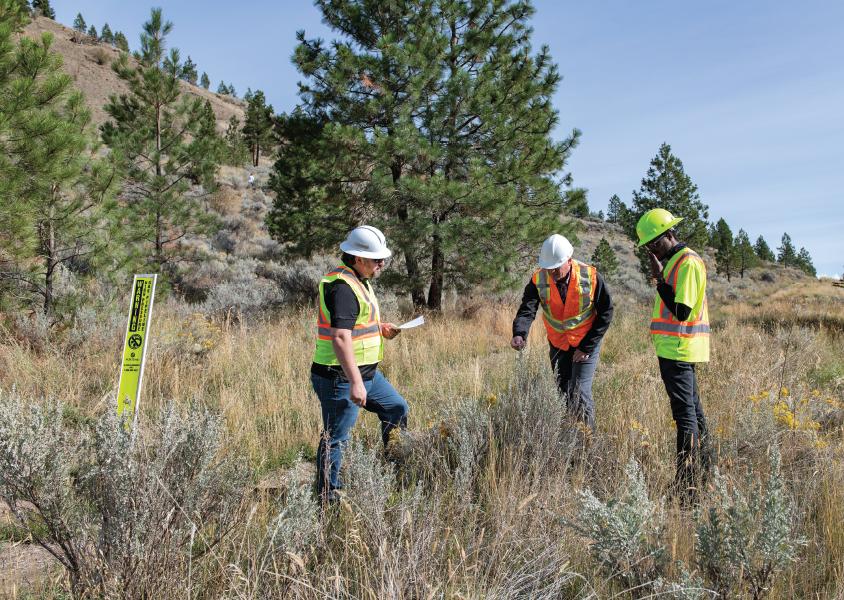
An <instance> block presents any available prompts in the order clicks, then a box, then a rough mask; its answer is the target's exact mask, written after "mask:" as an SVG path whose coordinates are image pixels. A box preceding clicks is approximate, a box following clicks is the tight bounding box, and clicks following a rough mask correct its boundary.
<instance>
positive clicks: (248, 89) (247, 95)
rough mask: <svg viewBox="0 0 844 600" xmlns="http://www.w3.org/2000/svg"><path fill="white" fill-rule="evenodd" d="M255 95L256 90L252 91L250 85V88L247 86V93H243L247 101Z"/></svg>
mask: <svg viewBox="0 0 844 600" xmlns="http://www.w3.org/2000/svg"><path fill="white" fill-rule="evenodd" d="M254 95H255V92H253V91H252V88H251V87H248V88H246V93H245V94H243V99H244V100H246V102H251V101H252V96H254Z"/></svg>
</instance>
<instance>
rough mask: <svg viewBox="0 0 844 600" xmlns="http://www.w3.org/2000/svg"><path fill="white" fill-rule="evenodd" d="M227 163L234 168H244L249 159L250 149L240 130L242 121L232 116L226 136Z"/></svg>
mask: <svg viewBox="0 0 844 600" xmlns="http://www.w3.org/2000/svg"><path fill="white" fill-rule="evenodd" d="M225 144H226V151H225V159H224V160H225V162H226V164H229V165H233V166H242V165H243V163H245V162H246V161H247V159H248V157H249V148H248V147H247V146H246V141H245V140H244V139H243V134H242V132H241V129H240V120H239V119H238V118H237V117H236V116H234V115H232V116H231V117H230V118H229V125H228V128H227V129H226V135H225Z"/></svg>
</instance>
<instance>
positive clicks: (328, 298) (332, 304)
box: [311, 279, 378, 381]
mask: <svg viewBox="0 0 844 600" xmlns="http://www.w3.org/2000/svg"><path fill="white" fill-rule="evenodd" d="M361 281H362V282H363V284H364V285H366V280H365V279H362V280H361ZM323 289H324V292H325V307H326V308H327V309H328V313H329V314H330V315H331V326H332V327H333V328H335V329H348V330H352V329H354V327H355V323H356V322H357V320H358V314H359V313H360V303H359V302H358V297H357V296H355V292H354V291H353V290H352V288H351V287H350V286H349V284H348V283H346V282H345V281H343V280H342V279H335V280H334V281H332V282H331V283H327V284H326V285H325V286H324V288H323ZM377 368H378V363H375V364H371V365H358V370H359V371H360V376H361V377H362V378H363V380H364V381H368V380H370V379H372V378H373V377H375V371H376V369H377ZM311 373H314V374H316V375H319V376H321V377H327V378H328V379H338V380H340V381H348V379H347V378H346V374H345V373H344V372H343V367H341V366H339V365H336V366H329V365H320V364H317V363H313V364H312V365H311Z"/></svg>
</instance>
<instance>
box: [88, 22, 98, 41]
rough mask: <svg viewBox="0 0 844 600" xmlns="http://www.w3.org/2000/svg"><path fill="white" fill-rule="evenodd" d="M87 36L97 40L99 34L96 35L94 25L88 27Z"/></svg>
mask: <svg viewBox="0 0 844 600" xmlns="http://www.w3.org/2000/svg"><path fill="white" fill-rule="evenodd" d="M88 37H89V38H93V39H95V40H98V39H99V36H98V35H97V28H96V27H94V26H93V25H91V26H90V27H89V28H88Z"/></svg>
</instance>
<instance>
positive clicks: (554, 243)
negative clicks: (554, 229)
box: [539, 233, 574, 269]
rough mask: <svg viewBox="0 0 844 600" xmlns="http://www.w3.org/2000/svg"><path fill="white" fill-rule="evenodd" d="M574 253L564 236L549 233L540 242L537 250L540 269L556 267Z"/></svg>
mask: <svg viewBox="0 0 844 600" xmlns="http://www.w3.org/2000/svg"><path fill="white" fill-rule="evenodd" d="M572 254H574V248H572V246H571V242H569V241H568V240H567V239H566V238H564V237H563V236H561V235H560V234H559V233H555V234H553V235H551V236H550V237H549V238H548V239H547V240H545V241H544V242H542V249H541V250H540V251H539V267H540V268H542V269H556V268H557V267H559V266H561V265H562V264H563V263H564V262H566V261H567V260H568V259H570V258H571V255H572Z"/></svg>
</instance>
